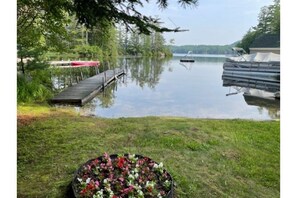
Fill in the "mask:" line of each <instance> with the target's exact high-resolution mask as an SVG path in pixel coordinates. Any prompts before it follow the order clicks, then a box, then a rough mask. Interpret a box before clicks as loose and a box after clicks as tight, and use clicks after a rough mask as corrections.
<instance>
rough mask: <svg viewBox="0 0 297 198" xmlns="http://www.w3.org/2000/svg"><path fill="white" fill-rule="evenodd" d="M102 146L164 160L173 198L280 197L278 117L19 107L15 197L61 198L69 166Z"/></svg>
mask: <svg viewBox="0 0 297 198" xmlns="http://www.w3.org/2000/svg"><path fill="white" fill-rule="evenodd" d="M104 152H107V153H109V154H115V153H120V154H123V153H131V154H132V153H135V154H141V155H144V156H148V157H150V158H152V159H153V160H155V161H156V162H163V164H164V166H165V168H166V170H167V171H168V172H169V173H170V174H171V175H172V176H173V178H174V181H175V183H176V187H175V197H193V198H194V197H269V198H272V197H280V122H279V121H251V120H212V119H189V118H174V117H143V118H119V119H103V118H94V117H82V116H79V115H77V114H76V113H75V112H72V111H70V110H65V109H58V108H53V107H52V108H49V107H45V106H24V105H23V106H18V126H17V194H18V197H67V191H68V188H69V184H70V182H71V180H72V178H73V176H74V175H73V174H74V171H75V170H76V169H78V168H79V166H80V165H81V164H83V163H84V162H86V161H87V160H89V159H93V158H96V157H98V156H100V155H102V154H103V153H104Z"/></svg>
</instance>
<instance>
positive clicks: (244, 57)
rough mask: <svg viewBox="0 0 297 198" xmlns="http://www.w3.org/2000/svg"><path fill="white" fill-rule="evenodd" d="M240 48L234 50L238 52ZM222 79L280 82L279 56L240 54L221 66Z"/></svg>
mask: <svg viewBox="0 0 297 198" xmlns="http://www.w3.org/2000/svg"><path fill="white" fill-rule="evenodd" d="M238 49H240V48H236V49H235V50H238ZM223 69H224V71H223V77H235V78H242V79H252V80H262V81H270V82H278V83H279V82H280V55H279V54H274V53H271V52H270V53H255V54H240V55H239V56H235V57H229V58H227V59H226V62H225V63H224V65H223Z"/></svg>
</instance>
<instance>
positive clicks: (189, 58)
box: [179, 51, 195, 63]
mask: <svg viewBox="0 0 297 198" xmlns="http://www.w3.org/2000/svg"><path fill="white" fill-rule="evenodd" d="M191 53H192V51H188V54H186V55H185V56H184V57H183V58H182V59H180V60H179V61H180V62H190V63H193V62H195V60H194V59H193V58H192V57H191V56H190V55H191Z"/></svg>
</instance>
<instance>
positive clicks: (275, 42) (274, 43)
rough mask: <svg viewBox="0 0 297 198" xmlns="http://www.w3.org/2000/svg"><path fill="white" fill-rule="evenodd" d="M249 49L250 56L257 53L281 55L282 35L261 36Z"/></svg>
mask: <svg viewBox="0 0 297 198" xmlns="http://www.w3.org/2000/svg"><path fill="white" fill-rule="evenodd" d="M249 49H250V54H253V53H257V52H272V53H275V54H280V35H279V34H264V35H261V36H259V37H257V38H256V39H255V40H254V42H253V43H252V44H251V46H250V48H249Z"/></svg>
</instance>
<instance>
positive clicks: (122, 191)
mask: <svg viewBox="0 0 297 198" xmlns="http://www.w3.org/2000/svg"><path fill="white" fill-rule="evenodd" d="M72 189H73V193H74V196H75V197H92V198H106V197H108V198H126V197H127V198H128V197H129V198H130V197H137V198H146V197H157V198H161V197H164V198H165V197H166V198H169V197H173V180H172V177H171V176H170V174H169V173H168V172H167V171H166V170H165V169H164V168H163V163H162V162H161V163H159V164H158V163H156V162H154V161H153V160H152V159H150V158H148V157H143V156H141V155H129V154H125V155H110V156H109V155H108V154H107V153H105V154H104V155H103V156H100V157H98V158H96V159H92V160H89V161H88V162H86V163H85V164H83V165H82V166H81V167H80V168H79V169H78V170H77V171H76V173H75V177H74V178H73V181H72Z"/></svg>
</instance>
